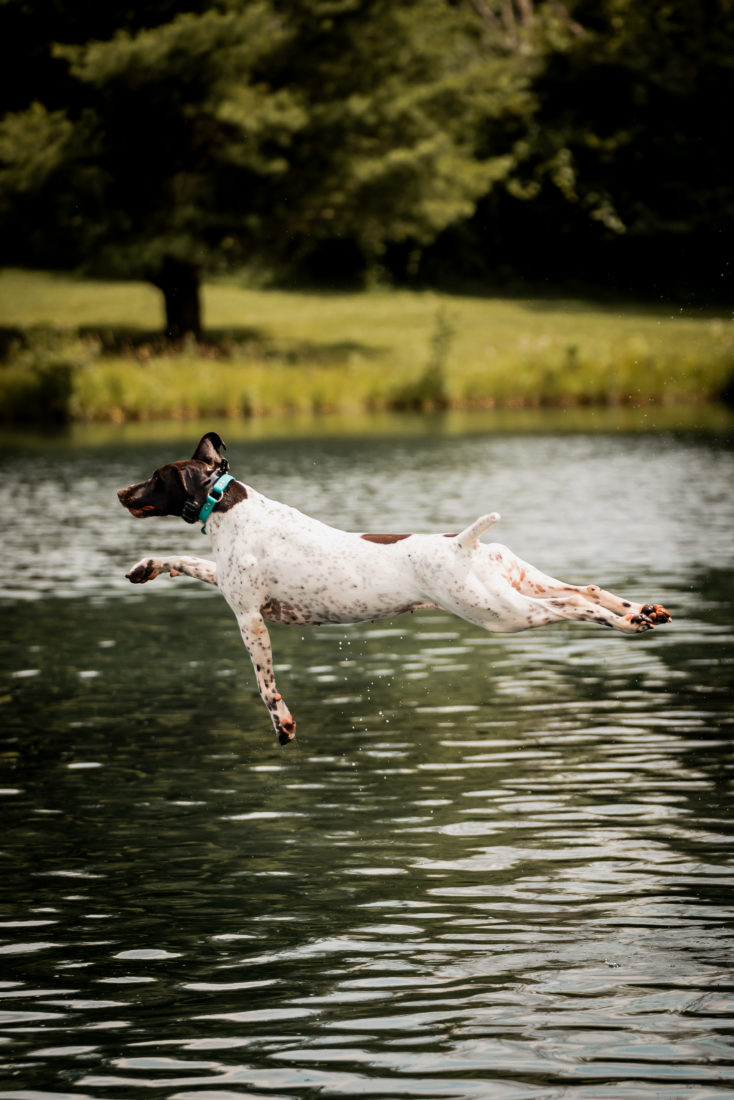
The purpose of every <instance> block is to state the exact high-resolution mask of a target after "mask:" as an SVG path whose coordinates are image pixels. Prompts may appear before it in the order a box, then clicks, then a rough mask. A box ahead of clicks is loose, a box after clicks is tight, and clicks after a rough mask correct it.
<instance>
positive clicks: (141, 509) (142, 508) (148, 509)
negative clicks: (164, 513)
mask: <svg viewBox="0 0 734 1100" xmlns="http://www.w3.org/2000/svg"><path fill="white" fill-rule="evenodd" d="M125 507H126V508H127V510H128V512H129V513H130V515H131V516H135V517H136V519H142V518H143V517H144V516H151V515H153V514H154V513H155V507H154V506H153V505H152V504H142V505H138V506H137V507H135V506H133V505H131V504H126V505H125Z"/></svg>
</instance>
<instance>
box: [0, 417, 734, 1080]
mask: <svg viewBox="0 0 734 1100" xmlns="http://www.w3.org/2000/svg"><path fill="white" fill-rule="evenodd" d="M194 442H195V441H194ZM191 449H193V445H192V447H191ZM177 453H178V452H177ZM183 453H185V452H183ZM168 457H172V456H171V454H170V449H169V450H168V451H167V450H166V447H165V446H159V445H157V444H156V443H155V442H153V443H148V444H143V443H139V444H136V445H135V446H131V445H120V446H117V447H114V446H106V447H103V446H101V445H100V446H99V447H89V448H86V449H79V448H72V449H65V448H63V447H61V448H59V447H54V448H51V447H49V448H42V447H41V448H37V449H35V450H34V451H33V452H28V453H27V454H25V455H24V456H23V463H22V482H23V502H22V505H19V502H18V498H17V495H16V489H15V488H14V486H17V484H18V477H19V474H18V456H17V455H10V454H7V455H6V457H5V458H4V459H3V462H2V466H3V471H2V472H3V476H2V478H0V483H1V484H2V486H3V488H2V492H3V493H4V494H6V497H5V499H4V500H3V515H4V516H6V517H7V516H10V517H11V518H12V522H11V523H10V524H9V526H8V528H7V530H6V534H7V542H8V543H9V549H8V550H6V558H5V571H4V576H3V595H4V607H3V624H4V630H3V634H2V682H1V683H0V707H1V708H2V709H1V710H0V715H2V717H3V734H2V749H3V755H2V758H1V760H0V768H1V769H2V770H1V771H0V788H2V792H1V794H0V812H1V813H2V825H3V835H2V840H1V841H0V847H1V848H2V860H3V870H2V897H3V906H2V923H1V925H0V1035H2V1049H1V1050H0V1059H2V1064H3V1066H4V1070H3V1075H2V1077H1V1078H0V1080H1V1081H2V1083H1V1084H0V1098H11V1097H23V1098H29V1100H50V1098H52V1097H53V1098H58V1097H61V1096H63V1097H69V1098H72V1100H102V1098H108V1097H119V1098H122V1097H134V1096H142V1095H145V1094H146V1093H149V1092H150V1091H151V1090H153V1091H154V1092H155V1095H157V1096H164V1097H169V1098H171V1100H174V1098H176V1100H179V1098H181V1100H183V1098H186V1100H214V1098H216V1100H233V1098H235V1097H236V1098H248V1100H249V1098H253V1097H263V1098H264V1097H269V1098H271V1100H278V1098H285V1097H300V1098H306V1097H315V1096H321V1095H324V1096H352V1095H359V1096H374V1097H383V1098H397V1097H401V1098H403V1097H413V1098H418V1097H427V1096H432V1097H441V1098H444V1097H449V1098H456V1100H461V1098H465V1097H466V1098H474V1097H476V1098H485V1097H488V1098H490V1100H495V1098H496V1100H505V1098H507V1100H518V1098H523V1097H528V1098H551V1097H553V1098H555V1097H560V1096H564V1097H574V1098H581V1100H592V1098H593V1100H599V1098H607V1097H608V1098H612V1097H613V1098H614V1100H617V1098H619V1097H624V1098H630V1100H637V1098H643V1100H645V1098H648V1097H649V1098H651V1100H652V1098H653V1097H656V1098H657V1097H664V1098H675V1100H678V1098H682V1097H686V1098H688V1097H691V1098H693V1097H695V1098H704V1097H705V1098H708V1097H713V1096H722V1097H723V1096H732V1095H734V1064H733V1060H732V1054H733V1051H732V1045H731V1026H732V1016H733V1015H734V997H733V996H732V994H733V985H734V983H733V982H732V971H731V962H732V920H731V917H732V910H731V903H732V896H733V895H732V881H733V877H734V876H733V875H732V867H731V841H732V826H731V766H732V759H731V747H730V746H731V734H732V726H733V725H734V720H733V717H732V694H733V693H732V685H731V665H732V656H733V655H734V637H733V634H734V631H733V630H732V603H733V602H734V601H733V599H732V576H733V569H732V551H731V529H732V519H733V518H734V505H733V504H732V500H731V484H732V474H733V473H734V469H733V467H734V458H733V456H732V452H731V451H730V450H728V449H727V448H726V447H725V446H723V445H721V444H718V443H712V442H707V441H706V440H705V439H703V440H702V439H694V438H690V437H685V438H679V439H677V440H676V439H674V438H673V437H671V436H660V435H658V436H647V437H644V438H640V437H634V438H632V437H611V436H604V435H602V436H596V437H589V436H577V437H558V436H537V437H536V436H533V437H521V436H518V435H506V436H503V437H498V436H492V435H465V436H456V435H452V436H439V437H438V438H434V439H420V438H418V439H416V438H413V439H411V440H410V441H407V440H406V441H402V440H401V439H399V438H394V437H393V438H390V437H383V438H381V439H372V440H370V439H366V438H365V439H362V440H360V439H354V440H351V441H347V440H342V441H339V440H331V441H322V442H317V441H314V440H302V441H300V442H298V443H293V444H291V445H285V444H283V443H282V442H279V443H277V444H269V443H267V442H263V441H261V442H258V443H256V444H255V443H253V444H246V443H244V442H240V443H237V444H233V445H232V447H231V448H230V457H231V459H232V463H233V467H234V469H235V471H236V472H237V473H238V474H239V476H241V477H243V478H244V479H245V480H248V481H250V482H252V483H253V484H255V485H257V486H258V488H260V489H262V490H263V491H265V492H267V493H270V494H272V495H275V496H278V497H279V498H281V499H285V500H287V501H288V502H290V503H292V504H295V505H297V506H298V507H301V508H303V509H305V510H307V511H309V512H312V513H314V514H317V515H319V516H320V517H321V518H324V519H326V520H327V521H330V522H338V523H340V524H343V525H344V526H347V527H354V528H355V529H366V528H372V529H375V528H376V527H379V528H380V529H389V528H390V527H392V528H394V529H405V527H406V526H410V527H415V528H419V529H420V528H422V529H432V528H433V529H451V528H454V527H456V526H457V525H459V524H462V523H466V522H468V521H469V520H470V519H471V518H473V516H474V515H476V514H478V513H479V512H482V511H485V510H487V508H496V509H497V510H499V511H500V512H502V514H503V522H502V527H501V534H500V535H498V537H501V538H502V539H504V540H506V541H507V542H508V543H509V544H510V545H511V546H512V547H513V548H514V549H515V550H516V551H517V552H518V553H521V554H522V555H523V556H524V557H528V558H529V559H530V560H532V561H534V562H535V563H537V564H538V565H539V566H541V567H542V568H546V569H548V570H549V571H551V572H554V573H557V574H560V575H561V576H564V577H568V579H571V580H587V581H588V580H595V581H600V582H602V583H604V584H605V585H608V586H609V587H611V588H612V589H619V590H620V591H621V592H623V593H624V594H625V595H627V596H630V597H634V598H640V599H643V598H647V597H652V598H656V599H661V600H663V601H664V602H665V603H666V604H667V605H668V606H669V607H670V608H671V610H672V611H673V613H674V616H675V619H674V623H673V624H672V625H671V626H670V627H668V628H666V629H665V630H656V631H654V632H653V634H652V635H648V636H643V637H641V638H639V639H627V638H622V637H617V636H616V635H610V633H609V632H606V631H601V630H597V629H595V628H593V627H587V626H578V625H562V626H558V627H554V628H548V629H545V630H543V631H534V632H529V633H527V634H522V635H513V636H506V637H503V636H496V635H495V636H490V635H485V634H482V633H481V632H479V631H478V630H476V629H474V628H472V627H470V626H469V625H468V624H465V623H462V622H459V621H458V620H455V619H452V618H450V617H448V616H445V615H442V614H440V613H437V612H430V613H423V614H420V615H415V616H408V617H405V618H400V619H395V620H393V621H391V622H388V623H380V624H376V625H374V626H372V625H363V626H355V627H346V628H344V629H342V628H333V627H322V628H312V629H309V630H307V629H305V628H290V629H288V628H274V629H273V631H272V634H273V643H274V650H275V657H276V663H277V667H278V671H279V681H280V685H281V687H282V690H283V693H284V695H285V697H286V699H287V701H288V703H289V704H290V706H291V708H292V709H293V711H294V713H295V715H296V717H297V719H298V721H299V737H298V740H297V741H296V743H295V744H294V745H292V746H289V747H288V748H287V749H285V750H281V749H279V748H278V746H277V745H276V744H275V742H274V738H273V736H272V732H271V729H270V724H269V721H268V719H267V715H266V714H265V712H264V711H263V709H262V705H261V703H260V702H259V700H258V699H257V697H256V695H255V692H254V684H253V682H252V676H251V671H250V668H249V664H248V661H247V658H246V655H245V653H244V650H243V649H242V645H241V642H240V641H239V636H238V632H237V629H236V625H235V623H234V620H233V618H232V616H231V613H230V612H229V610H228V609H227V607H226V605H224V603H223V601H221V599H220V598H219V597H218V596H217V594H216V593H215V592H208V591H207V590H206V589H204V588H201V589H197V587H196V586H195V585H194V584H193V582H188V581H186V580H179V581H170V580H161V581H159V582H156V583H155V584H154V585H149V586H146V587H145V588H143V589H133V588H131V587H130V586H128V585H127V584H126V582H124V580H123V579H122V573H123V572H124V568H125V567H126V566H127V565H129V564H130V563H131V562H132V561H134V560H136V559H137V558H138V557H140V556H141V555H142V554H143V553H144V552H146V551H147V550H155V549H162V550H166V549H178V550H182V551H183V550H189V551H193V552H198V553H202V552H204V551H203V549H202V548H203V547H204V546H205V545H206V544H205V540H204V539H203V538H202V536H201V535H199V534H198V529H195V530H194V531H191V530H190V529H188V528H184V526H183V525H182V524H180V523H179V522H176V521H158V522H154V521H152V522H150V523H145V522H142V521H141V522H139V523H136V522H135V521H132V520H130V518H129V517H128V516H126V515H125V513H124V512H123V510H122V509H121V508H119V506H118V505H117V504H116V502H115V499H114V489H115V488H117V487H118V486H120V485H122V484H124V483H126V482H129V481H131V480H132V479H134V478H137V477H139V476H142V475H143V474H145V473H147V472H148V471H149V470H150V469H152V467H153V466H154V465H156V464H157V463H159V462H160V461H162V460H165V459H166V458H168ZM118 513H119V514H118ZM6 523H7V520H6Z"/></svg>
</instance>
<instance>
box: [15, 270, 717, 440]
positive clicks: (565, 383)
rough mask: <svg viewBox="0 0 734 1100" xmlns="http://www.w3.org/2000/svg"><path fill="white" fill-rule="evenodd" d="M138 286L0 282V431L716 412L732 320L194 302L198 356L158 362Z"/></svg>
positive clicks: (654, 310) (33, 275) (26, 275)
mask: <svg viewBox="0 0 734 1100" xmlns="http://www.w3.org/2000/svg"><path fill="white" fill-rule="evenodd" d="M159 297H160V296H159V294H158V292H157V291H155V290H154V289H153V287H149V286H147V285H146V284H144V283H124V282H101V281H91V280H83V279H79V278H73V277H71V276H57V275H51V274H47V273H43V272H28V271H17V270H5V271H0V351H1V352H2V365H0V417H1V418H2V420H3V421H4V422H5V423H23V422H28V421H31V420H39V421H42V420H56V421H76V422H89V421H128V420H145V419H156V418H158V419H166V418H168V419H183V418H194V417H200V416H208V415H216V416H217V417H223V416H227V417H230V416H231V417H238V416H257V415H261V414H268V413H276V412H283V411H288V412H293V413H313V412H327V411H328V412H358V411H359V412H363V411H370V410H372V411H382V410H388V409H421V410H427V409H440V408H454V409H461V408H472V407H486V408H492V407H494V408H516V407H523V406H532V405H548V406H553V405H621V404H635V403H637V404H646V403H675V402H692V401H695V402H701V401H711V400H716V399H721V398H724V399H731V396H732V391H733V390H734V323H733V322H732V318H731V317H729V316H724V315H721V314H720V315H714V314H712V313H708V312H703V311H695V312H689V311H686V310H682V309H680V308H677V307H676V308H675V309H673V308H671V307H670V306H667V307H666V306H662V305H661V306H639V307H636V308H635V307H631V306H629V305H625V306H621V305H599V304H593V303H589V302H583V301H570V300H563V301H560V300H553V299H547V300H546V299H539V298H535V299H533V298H527V299H517V298H514V299H509V298H507V299H505V298H482V297H470V296H452V295H448V294H439V293H434V292H430V291H425V292H418V291H407V290H375V291H369V292H364V293H343V294H340V293H325V292H316V291H313V292H304V291H285V290H254V289H248V288H246V287H243V286H239V285H237V284H236V283H234V282H233V283H225V282H217V283H212V284H210V285H208V286H206V287H205V292H204V311H205V313H204V316H205V324H206V331H207V342H206V343H204V344H200V345H196V344H191V345H184V346H181V347H175V348H172V347H169V346H167V345H166V344H165V342H164V341H163V340H162V338H161V336H160V330H161V326H162V319H161V303H160V301H159Z"/></svg>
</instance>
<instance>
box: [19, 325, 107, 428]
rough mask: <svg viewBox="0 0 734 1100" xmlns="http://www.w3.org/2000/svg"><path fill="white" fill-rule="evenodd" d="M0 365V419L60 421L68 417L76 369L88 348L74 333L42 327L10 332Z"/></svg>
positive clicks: (87, 355) (80, 366) (71, 403)
mask: <svg viewBox="0 0 734 1100" xmlns="http://www.w3.org/2000/svg"><path fill="white" fill-rule="evenodd" d="M7 345H8V346H7V348H6V362H5V364H3V365H2V366H0V394H1V395H2V400H0V420H2V421H4V422H5V423H12V424H18V423H20V424H27V423H54V424H61V423H64V422H66V421H68V420H70V419H71V418H72V415H73V408H72V405H73V400H72V399H73V393H74V388H75V384H76V375H77V371H79V370H80V368H82V367H84V365H85V364H86V363H87V362H88V361H89V349H88V348H87V347H85V345H84V344H82V342H81V341H80V340H78V339H77V338H76V337H74V336H70V335H67V334H66V333H60V332H58V331H55V330H53V329H50V328H47V327H45V326H37V327H34V328H30V329H27V330H25V331H19V332H17V333H15V334H12V335H11V338H10V339H9V340H8V341H7Z"/></svg>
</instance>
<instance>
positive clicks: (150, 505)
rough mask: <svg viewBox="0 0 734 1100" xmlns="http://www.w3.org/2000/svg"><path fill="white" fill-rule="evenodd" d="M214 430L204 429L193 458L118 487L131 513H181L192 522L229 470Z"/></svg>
mask: <svg viewBox="0 0 734 1100" xmlns="http://www.w3.org/2000/svg"><path fill="white" fill-rule="evenodd" d="M222 450H226V448H225V446H224V443H223V442H222V440H221V439H220V437H219V436H218V435H217V433H216V432H207V434H206V435H205V436H203V437H202V438H201V440H200V441H199V445H198V447H197V448H196V450H195V451H194V454H193V457H192V458H184V459H180V460H178V461H177V462H169V463H168V464H167V465H166V466H161V467H160V469H158V470H156V471H155V473H154V474H152V475H151V476H150V477H149V478H148V480H147V481H141V482H140V483H139V484H138V485H129V486H128V487H127V488H126V489H119V490H118V493H117V496H118V497H119V500H120V503H121V504H122V505H123V507H125V508H127V510H128V512H130V514H131V515H133V516H138V517H144V516H182V517H183V518H184V519H185V520H186V521H187V523H195V522H196V520H197V517H198V515H199V512H200V511H201V509H202V507H203V506H204V504H205V502H206V498H207V494H208V492H209V490H210V488H211V487H212V485H213V484H214V482H215V481H216V480H217V478H219V477H220V476H221V475H222V474H224V473H226V472H227V470H228V469H229V463H228V462H227V459H226V458H223V457H222V455H221V454H220V451H222Z"/></svg>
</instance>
